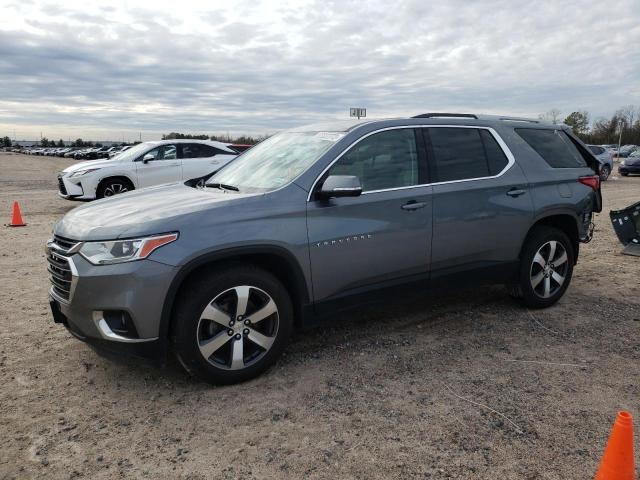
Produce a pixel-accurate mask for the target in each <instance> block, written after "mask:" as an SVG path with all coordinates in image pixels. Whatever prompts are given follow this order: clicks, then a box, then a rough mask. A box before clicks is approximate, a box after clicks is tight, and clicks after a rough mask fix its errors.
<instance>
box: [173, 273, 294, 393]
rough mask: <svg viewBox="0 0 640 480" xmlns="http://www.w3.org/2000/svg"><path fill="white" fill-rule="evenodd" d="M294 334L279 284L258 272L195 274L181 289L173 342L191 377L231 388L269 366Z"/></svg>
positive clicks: (287, 303) (284, 292)
mask: <svg viewBox="0 0 640 480" xmlns="http://www.w3.org/2000/svg"><path fill="white" fill-rule="evenodd" d="M261 317H262V318H261ZM292 330H293V307H292V304H291V299H290V298H289V294H288V292H287V290H286V289H285V287H284V286H283V285H282V284H281V283H280V281H279V280H278V279H277V278H275V277H274V276H273V275H271V274H270V273H269V272H267V271H265V270H262V269H260V268H257V267H254V266H251V265H243V264H232V265H228V266H226V267H223V268H220V269H216V270H215V271H209V272H207V273H204V274H201V275H198V277H197V278H195V279H193V280H191V281H190V282H189V284H188V285H186V286H185V287H184V288H183V289H182V298H181V300H180V302H179V304H178V305H177V308H176V313H175V316H174V318H173V334H172V340H173V348H174V351H175V354H176V356H177V357H178V360H179V361H180V363H181V364H182V366H183V367H184V368H185V370H187V371H188V372H189V373H190V374H192V375H194V376H196V377H198V378H199V379H201V380H204V381H206V382H209V383H213V384H232V383H238V382H243V381H245V380H249V379H251V378H254V377H256V376H258V375H260V374H261V373H262V372H264V371H265V370H266V369H267V368H269V367H270V366H271V365H273V363H275V361H276V360H277V359H278V357H279V356H280V355H281V354H282V352H283V351H284V349H285V347H286V345H287V343H288V340H289V337H290V336H291V332H292Z"/></svg>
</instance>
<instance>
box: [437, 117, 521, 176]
mask: <svg viewBox="0 0 640 480" xmlns="http://www.w3.org/2000/svg"><path fill="white" fill-rule="evenodd" d="M428 132H429V133H428V136H429V140H430V143H431V147H432V149H433V157H434V158H433V161H434V166H435V170H436V175H435V176H436V179H437V181H438V182H449V181H453V180H466V179H471V178H483V177H491V176H494V175H497V174H498V173H500V172H501V171H502V170H504V168H505V167H506V166H507V164H508V163H509V162H508V160H507V157H506V156H505V154H504V152H503V151H502V149H501V148H500V145H498V143H497V142H496V140H495V138H494V137H493V135H491V133H490V132H489V131H487V130H484V129H477V128H448V127H444V128H429V129H428Z"/></svg>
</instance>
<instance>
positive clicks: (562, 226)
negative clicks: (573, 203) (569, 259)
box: [522, 213, 580, 265]
mask: <svg viewBox="0 0 640 480" xmlns="http://www.w3.org/2000/svg"><path fill="white" fill-rule="evenodd" d="M541 225H544V226H548V227H554V228H557V229H558V230H561V231H563V232H564V233H565V234H566V235H567V236H568V237H569V240H570V241H571V246H572V247H573V253H574V259H573V263H574V265H575V264H576V263H578V253H579V251H580V230H579V229H578V219H577V218H576V216H575V215H572V214H570V213H552V214H549V215H546V216H544V217H541V218H538V219H537V220H536V222H535V223H534V224H533V225H531V227H530V228H529V231H528V232H527V234H526V235H525V238H524V241H523V242H522V248H524V245H525V244H526V242H527V239H528V238H529V236H530V235H531V232H532V231H533V230H534V229H535V228H536V227H538V226H541Z"/></svg>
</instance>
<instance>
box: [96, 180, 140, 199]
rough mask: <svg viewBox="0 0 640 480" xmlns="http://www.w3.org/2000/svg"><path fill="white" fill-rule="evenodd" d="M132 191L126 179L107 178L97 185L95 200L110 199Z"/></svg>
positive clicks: (132, 187)
mask: <svg viewBox="0 0 640 480" xmlns="http://www.w3.org/2000/svg"><path fill="white" fill-rule="evenodd" d="M133 189H134V186H133V184H132V183H131V180H129V179H128V178H124V177H114V178H107V179H105V180H103V181H102V182H100V185H98V188H97V189H96V198H105V197H112V196H113V195H117V194H119V193H125V192H130V191H131V190H133Z"/></svg>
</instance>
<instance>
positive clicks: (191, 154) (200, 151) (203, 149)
mask: <svg viewBox="0 0 640 480" xmlns="http://www.w3.org/2000/svg"><path fill="white" fill-rule="evenodd" d="M218 153H226V152H221V151H220V150H218V149H217V148H215V147H212V146H211V145H204V144H202V143H188V144H186V145H182V158H206V157H213V156H214V155H217V154H218Z"/></svg>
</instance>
